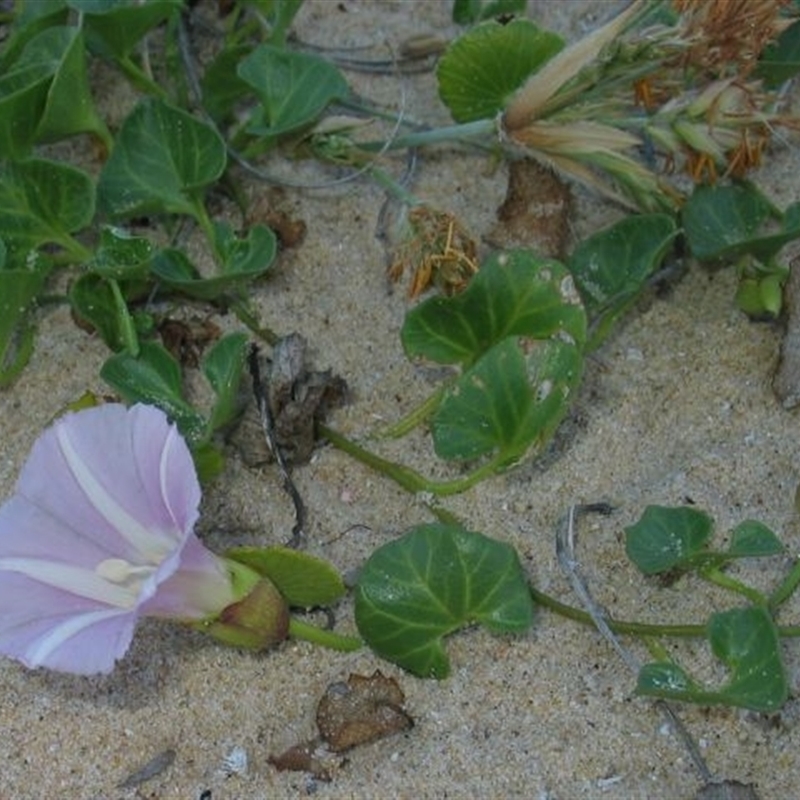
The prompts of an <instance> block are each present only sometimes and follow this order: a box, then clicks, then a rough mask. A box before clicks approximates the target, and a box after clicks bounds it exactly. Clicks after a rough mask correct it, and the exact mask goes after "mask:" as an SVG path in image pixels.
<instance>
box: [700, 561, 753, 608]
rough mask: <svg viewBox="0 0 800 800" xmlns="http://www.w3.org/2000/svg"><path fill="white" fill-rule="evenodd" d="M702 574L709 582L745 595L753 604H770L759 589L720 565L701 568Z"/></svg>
mask: <svg viewBox="0 0 800 800" xmlns="http://www.w3.org/2000/svg"><path fill="white" fill-rule="evenodd" d="M700 575H701V577H703V578H704V579H705V580H707V581H709V583H714V584H716V585H717V586H721V587H722V588H723V589H728V590H730V591H732V592H737V593H738V594H741V595H743V596H744V597H746V598H747V599H748V600H749V601H750V602H751V603H752V604H753V605H756V606H762V607H767V606H768V605H769V600H768V599H767V597H766V596H765V595H763V594H762V593H761V592H759V591H758V590H757V589H753V588H752V587H751V586H748V585H747V584H745V583H742V582H741V581H739V580H736V578H732V577H731V576H730V575H726V574H725V573H724V572H723V571H722V570H721V569H719V568H718V567H705V568H703V569H701V570H700Z"/></svg>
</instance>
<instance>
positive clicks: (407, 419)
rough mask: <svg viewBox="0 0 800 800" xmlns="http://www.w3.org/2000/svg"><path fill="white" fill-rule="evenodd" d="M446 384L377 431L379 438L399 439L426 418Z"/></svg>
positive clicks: (438, 399) (437, 404) (435, 407)
mask: <svg viewBox="0 0 800 800" xmlns="http://www.w3.org/2000/svg"><path fill="white" fill-rule="evenodd" d="M446 389H447V386H442V387H440V388H439V389H437V390H436V391H435V392H434V393H433V394H432V395H431V396H430V397H428V398H427V399H426V400H425V401H424V402H422V403H420V405H418V406H417V407H416V408H412V409H411V411H409V412H408V414H406V415H405V416H404V417H402V418H401V419H399V420H398V421H397V422H395V423H393V424H392V425H390V426H389V427H387V428H384V429H383V430H382V431H380V432H379V433H378V436H379V437H380V438H381V439H400V438H402V437H403V436H405V435H406V434H407V433H410V432H411V431H413V430H414V428H416V427H417V426H418V425H421V424H422V423H423V422H425V420H427V419H428V418H429V417H430V416H431V415H432V414H433V412H434V411H436V409H437V408H438V407H439V403H441V402H442V397H444V393H445V391H446Z"/></svg>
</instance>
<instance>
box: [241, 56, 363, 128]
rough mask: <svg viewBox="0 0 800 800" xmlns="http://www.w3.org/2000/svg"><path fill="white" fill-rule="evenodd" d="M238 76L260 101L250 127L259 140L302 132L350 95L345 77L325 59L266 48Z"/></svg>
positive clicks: (245, 61)
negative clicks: (326, 110) (334, 104)
mask: <svg viewBox="0 0 800 800" xmlns="http://www.w3.org/2000/svg"><path fill="white" fill-rule="evenodd" d="M237 72H238V75H239V77H240V78H241V79H242V80H243V81H245V82H246V83H247V84H249V85H250V86H252V87H253V89H254V90H255V92H256V94H257V95H258V98H259V100H260V101H261V107H260V108H259V109H258V112H257V113H256V114H255V116H254V117H253V119H252V120H251V122H250V125H249V126H248V131H249V132H250V133H252V134H254V135H256V136H278V135H280V134H283V133H287V132H288V131H293V130H297V129H298V128H302V127H304V126H305V125H308V124H309V123H311V122H313V121H314V120H315V119H317V117H319V115H320V114H321V113H322V112H323V111H324V110H325V108H326V107H327V106H328V104H329V103H330V102H332V101H333V100H343V99H344V98H346V97H347V96H348V95H349V93H350V89H349V87H348V85H347V81H346V80H345V79H344V76H343V75H342V74H341V73H340V72H339V70H338V69H336V67H335V66H333V64H331V63H330V62H329V61H326V60H325V59H324V58H320V57H318V56H313V55H308V54H306V53H297V52H291V51H288V50H284V49H282V48H278V47H273V46H271V45H266V44H263V45H261V46H259V47H257V48H256V49H255V50H254V51H253V52H252V53H251V54H250V55H249V56H247V57H246V58H244V59H243V60H242V61H241V62H240V64H239V68H238V70H237Z"/></svg>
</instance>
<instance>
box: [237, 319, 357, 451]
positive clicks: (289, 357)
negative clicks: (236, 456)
mask: <svg viewBox="0 0 800 800" xmlns="http://www.w3.org/2000/svg"><path fill="white" fill-rule="evenodd" d="M306 350H307V344H306V341H305V339H304V338H303V337H302V336H300V335H299V334H297V333H292V334H290V335H289V336H285V337H284V338H282V339H280V340H279V341H278V342H277V343H276V344H275V346H274V348H273V351H272V358H271V359H269V360H268V361H267V362H266V363H265V364H264V366H263V369H262V374H263V375H264V384H265V386H264V390H265V394H266V397H267V402H268V403H269V409H270V413H271V415H272V421H273V425H274V434H275V436H274V438H275V442H276V443H277V445H278V447H280V449H281V453H282V454H283V458H284V460H285V461H286V462H288V463H291V464H304V463H306V462H307V461H308V460H309V458H311V453H312V452H313V450H314V444H315V428H316V423H317V421H318V420H320V419H324V417H325V415H326V414H327V412H328V411H329V410H330V409H331V408H334V407H336V406H338V405H341V404H342V403H343V402H344V400H345V398H346V395H347V384H346V383H345V381H344V380H343V379H342V378H339V377H338V376H336V375H333V374H332V373H331V372H330V370H326V371H324V372H315V371H311V370H309V369H307V366H306ZM232 442H233V444H234V445H235V446H236V447H237V448H238V449H239V451H240V452H241V454H242V458H243V460H244V462H245V463H246V464H248V465H249V466H259V465H261V464H266V463H268V462H270V461H273V460H274V457H273V454H272V453H271V452H270V449H269V446H268V444H267V442H266V440H265V438H264V432H263V429H262V427H261V420H260V418H259V414H258V409H257V408H256V406H255V404H254V403H251V404H250V405H249V406H248V408H247V411H246V412H245V414H244V416H243V418H242V420H241V422H240V423H239V426H238V427H237V429H236V431H235V432H234V434H233V436H232Z"/></svg>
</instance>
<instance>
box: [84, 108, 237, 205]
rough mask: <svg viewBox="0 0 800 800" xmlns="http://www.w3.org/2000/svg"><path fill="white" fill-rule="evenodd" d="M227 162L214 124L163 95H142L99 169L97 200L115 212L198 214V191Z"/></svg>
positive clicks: (211, 180)
mask: <svg viewBox="0 0 800 800" xmlns="http://www.w3.org/2000/svg"><path fill="white" fill-rule="evenodd" d="M225 163H226V156H225V144H224V142H223V141H222V139H221V138H220V137H219V135H218V134H217V133H216V131H215V130H214V129H213V128H211V127H209V126H208V125H206V124H205V123H203V122H201V121H200V120H198V119H195V118H194V117H193V116H192V115H191V114H188V113H186V112H185V111H182V110H181V109H179V108H174V107H172V106H170V105H167V104H166V103H164V102H162V101H161V100H152V99H147V100H143V101H142V102H141V103H139V104H138V105H137V106H136V108H134V110H133V111H132V112H131V113H130V114H129V115H128V117H127V119H126V120H125V122H124V123H123V125H122V128H121V129H120V132H119V134H118V136H117V142H116V145H115V147H114V150H113V151H112V153H111V157H110V158H109V159H108V161H107V162H106V165H105V167H104V168H103V171H102V172H101V173H100V182H99V185H98V189H97V191H98V203H99V205H100V207H101V208H102V210H103V211H105V212H106V213H108V214H110V215H112V216H114V217H133V216H139V215H142V214H152V213H156V214H158V213H176V214H191V215H194V216H197V215H198V203H199V202H200V200H199V197H200V192H201V191H202V189H203V188H204V187H206V186H208V185H209V184H210V183H213V182H214V181H215V180H217V178H219V177H220V175H222V172H223V170H224V169H225Z"/></svg>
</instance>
